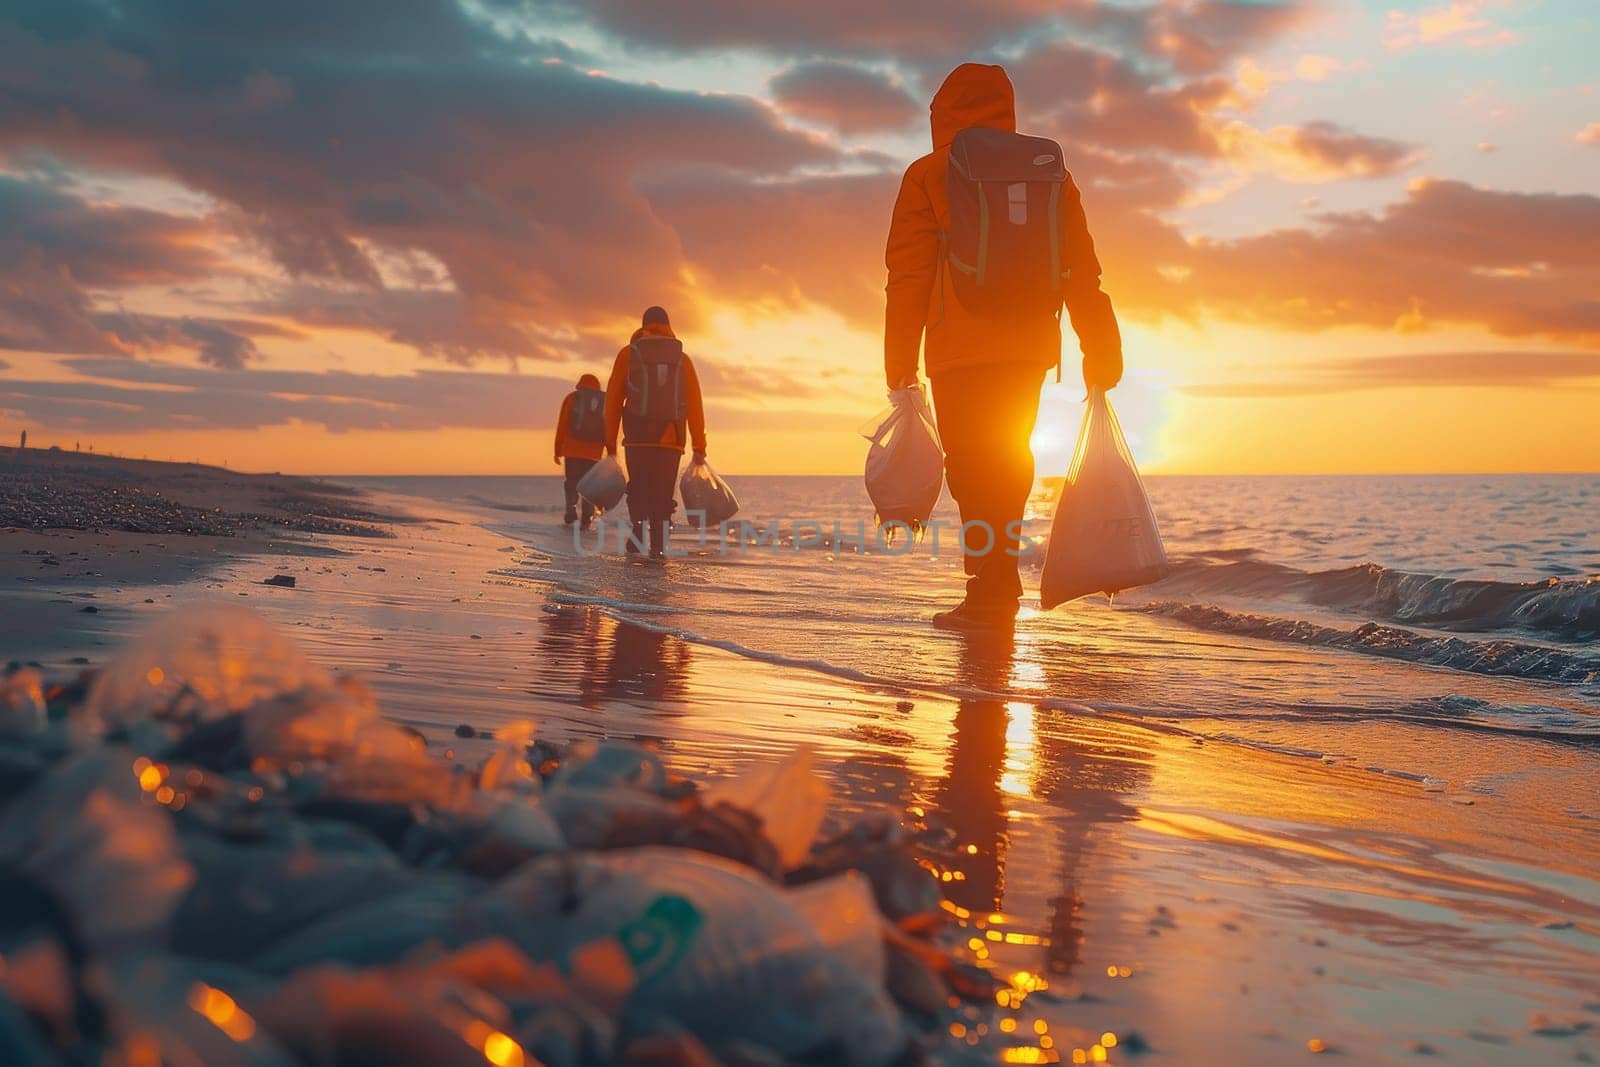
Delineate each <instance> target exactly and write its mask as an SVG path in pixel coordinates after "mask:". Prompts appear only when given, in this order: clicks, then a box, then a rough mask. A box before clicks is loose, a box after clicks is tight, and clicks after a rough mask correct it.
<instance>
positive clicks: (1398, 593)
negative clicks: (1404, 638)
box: [1150, 558, 1600, 641]
mask: <svg viewBox="0 0 1600 1067" xmlns="http://www.w3.org/2000/svg"><path fill="white" fill-rule="evenodd" d="M1150 593H1151V595H1155V596H1159V597H1161V598H1162V599H1163V600H1168V599H1174V598H1176V597H1177V596H1180V595H1181V596H1182V597H1183V598H1185V599H1187V598H1189V597H1192V596H1196V595H1200V596H1229V597H1241V598H1249V599H1255V600H1298V601H1300V602H1302V603H1306V604H1312V605H1316V606H1318V607H1323V608H1329V609H1332V610H1334V611H1339V612H1344V613H1347V614H1355V615H1362V616H1365V617H1367V618H1369V619H1374V620H1382V621H1385V622H1397V623H1406V624H1410V625H1414V626H1426V627H1430V628H1432V629H1438V630H1458V631H1462V632H1468V633H1484V632H1488V631H1493V630H1520V631H1523V632H1526V633H1529V634H1534V635H1538V636H1542V637H1548V638H1554V639H1556V640H1559V641H1583V640H1588V639H1591V638H1594V637H1596V636H1600V578H1548V579H1545V580H1543V581H1535V582H1499V581H1493V580H1490V579H1475V578H1452V577H1448V576H1446V575H1437V574H1418V573H1412V572H1408V571H1399V570H1391V569H1389V568H1387V567H1382V566H1379V565H1377V564H1375V563H1362V564H1359V565H1357V566H1353V567H1341V568H1337V569H1334V570H1325V571H1304V570H1298V569H1296V568H1294V567H1290V566H1286V565H1284V564H1281V563H1270V562H1267V561H1265V560H1257V559H1238V560H1227V561H1217V560H1215V559H1200V558H1189V559H1184V560H1180V561H1178V562H1177V563H1176V564H1175V565H1174V567H1173V573H1172V575H1171V577H1169V578H1167V579H1166V580H1165V581H1163V582H1161V583H1160V584H1159V585H1157V586H1155V587H1153V588H1152V589H1151V590H1150Z"/></svg>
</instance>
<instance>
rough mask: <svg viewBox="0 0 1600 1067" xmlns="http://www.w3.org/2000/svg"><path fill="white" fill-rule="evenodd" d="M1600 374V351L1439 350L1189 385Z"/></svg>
mask: <svg viewBox="0 0 1600 1067" xmlns="http://www.w3.org/2000/svg"><path fill="white" fill-rule="evenodd" d="M1586 379H1600V353H1596V352H1548V351H1532V352H1519V351H1487V352H1436V353H1427V354H1422V355H1376V356H1360V357H1356V358H1353V359H1337V360H1322V361H1318V362H1314V363H1309V364H1305V365H1302V366H1297V367H1296V368H1295V372H1294V378H1293V379H1292V380H1285V381H1276V382H1221V383H1211V384H1200V385H1191V386H1185V387H1183V388H1182V390H1181V391H1182V392H1185V393H1188V394H1189V395H1191V396H1203V397H1217V398H1227V399H1243V398H1250V397H1267V396H1313V395H1321V394H1326V393H1345V392H1355V391H1361V390H1369V389H1459V388H1464V387H1480V388H1497V389H1513V388H1523V389H1531V388H1542V387H1547V386H1551V385H1560V384H1565V383H1573V382H1581V381H1584V380H1586Z"/></svg>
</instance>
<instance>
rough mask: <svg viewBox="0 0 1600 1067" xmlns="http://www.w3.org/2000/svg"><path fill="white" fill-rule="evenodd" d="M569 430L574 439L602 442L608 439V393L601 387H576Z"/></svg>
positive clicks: (568, 421)
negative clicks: (600, 388)
mask: <svg viewBox="0 0 1600 1067" xmlns="http://www.w3.org/2000/svg"><path fill="white" fill-rule="evenodd" d="M567 432H568V433H569V434H571V435H572V439H573V440H574V441H587V442H589V443H590V444H600V443H601V442H603V441H604V440H605V439H606V394H605V393H604V392H603V391H602V390H599V389H575V390H573V393H572V411H571V413H570V414H569V415H568V416H567Z"/></svg>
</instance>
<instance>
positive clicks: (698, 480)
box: [678, 460, 739, 527]
mask: <svg viewBox="0 0 1600 1067" xmlns="http://www.w3.org/2000/svg"><path fill="white" fill-rule="evenodd" d="M678 493H679V495H680V496H682V497H683V510H684V512H685V513H686V514H687V515H688V518H689V525H691V526H708V527H710V526H721V525H722V524H723V523H725V522H727V521H728V520H729V519H731V518H733V517H734V516H735V515H737V514H738V513H739V498H738V497H736V496H734V495H733V490H732V489H730V488H729V487H728V483H727V482H725V481H723V480H722V477H721V476H720V475H719V474H717V472H716V471H714V470H712V469H711V464H709V463H707V462H706V461H705V460H700V461H698V462H694V463H690V464H689V469H688V470H686V471H684V472H683V478H682V479H680V480H679V482H678Z"/></svg>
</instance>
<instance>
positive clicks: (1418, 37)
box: [1383, 0, 1519, 51]
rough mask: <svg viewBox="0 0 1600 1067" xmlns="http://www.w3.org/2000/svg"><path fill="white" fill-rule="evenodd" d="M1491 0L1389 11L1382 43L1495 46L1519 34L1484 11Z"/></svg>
mask: <svg viewBox="0 0 1600 1067" xmlns="http://www.w3.org/2000/svg"><path fill="white" fill-rule="evenodd" d="M1490 6H1497V5H1491V3H1490V0H1452V2H1451V3H1446V4H1436V5H1434V6H1432V7H1428V8H1424V9H1423V10H1421V11H1419V12H1416V13H1412V12H1409V11H1399V10H1394V11H1390V12H1389V13H1388V14H1387V15H1386V16H1385V18H1384V23H1383V43H1384V46H1385V47H1387V48H1388V49H1390V50H1391V51H1403V50H1405V49H1408V48H1418V47H1425V46H1428V45H1438V44H1460V45H1465V46H1466V47H1468V48H1495V47H1499V46H1503V45H1508V44H1515V43H1516V42H1517V41H1518V40H1519V38H1518V37H1517V35H1516V34H1515V33H1512V32H1511V31H1510V30H1506V29H1502V28H1501V27H1499V26H1497V25H1496V24H1495V23H1494V21H1493V20H1492V19H1490V18H1488V17H1487V16H1486V15H1485V14H1484V10H1485V9H1486V8H1488V7H1490Z"/></svg>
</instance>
